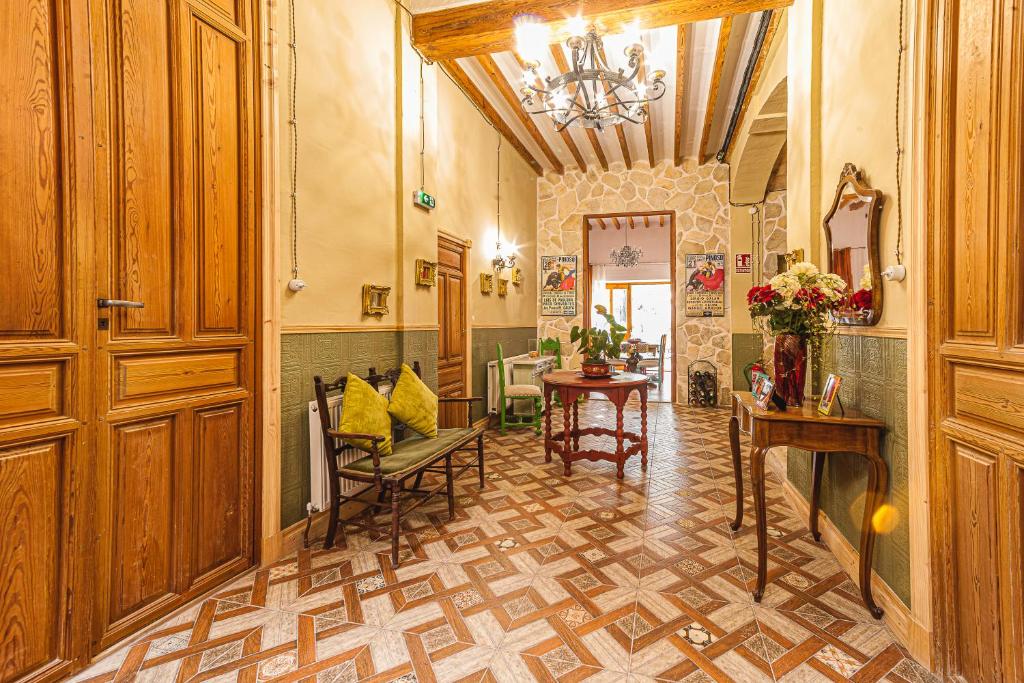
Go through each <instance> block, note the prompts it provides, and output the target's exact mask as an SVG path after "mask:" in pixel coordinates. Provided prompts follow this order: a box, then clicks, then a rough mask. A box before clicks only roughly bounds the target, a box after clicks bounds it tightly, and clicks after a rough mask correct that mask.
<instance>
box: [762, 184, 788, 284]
mask: <svg viewBox="0 0 1024 683" xmlns="http://www.w3.org/2000/svg"><path fill="white" fill-rule="evenodd" d="M763 211H764V225H763V227H762V240H763V244H764V249H763V251H762V253H763V254H764V269H763V271H764V279H765V280H769V279H771V278H773V277H774V276H776V275H778V274H779V266H778V262H779V260H778V257H779V256H782V255H783V254H785V253H786V252H788V251H789V249H788V248H787V247H786V191H785V190H782V191H780V192H769V193H768V194H767V196H765V198H764V209H763Z"/></svg>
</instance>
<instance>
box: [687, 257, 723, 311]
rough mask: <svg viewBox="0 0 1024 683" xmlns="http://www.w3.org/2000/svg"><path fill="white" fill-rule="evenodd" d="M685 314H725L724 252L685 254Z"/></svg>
mask: <svg viewBox="0 0 1024 683" xmlns="http://www.w3.org/2000/svg"><path fill="white" fill-rule="evenodd" d="M685 291H686V315H687V316H688V317H691V318H719V317H722V316H724V315H725V254H687V255H686V290H685Z"/></svg>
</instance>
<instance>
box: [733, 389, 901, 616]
mask: <svg viewBox="0 0 1024 683" xmlns="http://www.w3.org/2000/svg"><path fill="white" fill-rule="evenodd" d="M836 410H838V407H837V408H836ZM884 430H885V424H884V423H882V422H881V421H880V420H875V419H873V418H870V417H865V416H864V415H863V414H861V413H859V412H857V411H853V410H847V411H846V414H845V415H831V416H825V415H821V414H820V413H818V411H817V405H816V404H815V405H813V406H812V405H810V401H809V400H808V401H807V403H806V404H805V405H804V406H803V407H802V408H789V409H788V410H786V411H785V412H783V411H780V410H778V409H777V408H774V407H773V408H772V409H771V410H762V409H761V408H758V407H757V404H756V403H755V402H754V397H753V396H752V395H751V394H750V392H748V391H734V392H733V393H732V419H731V420H730V421H729V442H730V444H731V446H732V467H733V476H734V478H735V480H736V519H735V520H734V521H733V522H732V523H731V526H732V529H733V531H737V530H739V528H740V526H741V525H742V524H743V470H742V463H741V457H740V432H741V431H743V432H745V433H748V434H750V439H751V444H750V478H751V481H752V484H753V489H754V511H755V513H756V516H757V588H756V589H755V590H754V600H755V601H756V602H760V601H761V597H762V596H763V595H764V589H765V584H766V583H767V579H768V520H767V510H766V508H765V467H764V461H765V457H766V456H767V455H768V449H770V448H772V447H774V446H792V447H794V448H801V449H804V450H807V451H811V453H812V456H811V457H812V459H813V462H812V474H811V479H812V481H811V514H810V520H809V527H810V530H811V534H812V535H813V536H814V540H815V541H820V540H821V534H820V533H819V532H818V502H819V493H820V490H821V475H822V470H823V469H824V465H825V454H826V453H836V452H844V453H857V454H859V455H863V456H864V457H865V458H866V459H867V462H868V484H867V493H866V494H865V496H864V523H863V525H862V527H861V532H860V594H861V596H862V597H863V598H864V604H865V605H867V608H868V610H869V611H870V612H871V615H872V616H873V617H875V619H881V618H882V609H881V608H880V607H878V606H877V605H875V601H874V599H873V598H872V597H871V557H872V553H873V551H874V547H875V528H874V524H872V521H873V517H874V515H875V512H876V511H877V509H878V506H879V505H881V503H882V500H883V498H884V496H885V490H886V487H887V485H888V481H889V468H888V466H886V464H885V461H884V460H882V456H881V453H880V448H881V442H882V433H883V431H884Z"/></svg>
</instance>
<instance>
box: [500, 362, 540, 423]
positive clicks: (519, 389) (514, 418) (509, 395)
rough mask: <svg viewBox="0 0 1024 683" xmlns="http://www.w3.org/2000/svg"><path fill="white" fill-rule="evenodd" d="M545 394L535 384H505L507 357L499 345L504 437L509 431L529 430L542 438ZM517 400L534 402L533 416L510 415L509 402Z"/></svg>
mask: <svg viewBox="0 0 1024 683" xmlns="http://www.w3.org/2000/svg"><path fill="white" fill-rule="evenodd" d="M543 395H544V392H542V391H541V390H540V387H538V386H537V385H535V384H509V385H507V386H506V384H505V356H504V355H503V354H502V351H501V344H498V425H499V431H500V432H501V434H502V436H504V435H505V432H506V430H507V429H528V428H530V427H533V431H534V432H535V433H536V434H537V436H540V430H541V420H542V418H543V416H544V401H543ZM515 399H524V400H528V401H532V402H533V415H532V416H529V417H530V419H529V420H526V419H525V418H526V417H528V416H525V415H523V416H518V415H515V414H514V413H511V414H510V413H509V409H508V402H509V401H512V400H515Z"/></svg>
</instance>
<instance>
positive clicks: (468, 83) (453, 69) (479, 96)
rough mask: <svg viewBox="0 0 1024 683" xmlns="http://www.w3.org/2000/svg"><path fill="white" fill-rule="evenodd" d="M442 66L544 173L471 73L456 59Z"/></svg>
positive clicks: (496, 125) (481, 111)
mask: <svg viewBox="0 0 1024 683" xmlns="http://www.w3.org/2000/svg"><path fill="white" fill-rule="evenodd" d="M438 64H440V65H441V68H442V69H444V70H445V71H446V72H447V73H448V75H449V76H451V78H452V80H453V81H455V84H456V85H458V86H459V88H460V89H461V90H462V92H464V93H465V94H466V97H468V98H469V101H470V102H472V103H473V104H474V105H476V108H477V109H478V110H480V113H481V114H483V116H484V118H485V119H487V121H488V123H490V124H491V125H492V126H494V128H495V129H497V131H498V132H499V133H500V134H501V135H502V136H504V138H505V139H506V140H508V141H509V143H510V144H511V145H512V146H513V147H514V148H515V150H516V151H517V152H519V155H520V156H521V157H523V159H525V160H526V163H528V164H530V167H531V168H533V170H534V171H535V172H536V173H537V175H544V167H543V166H541V165H540V163H539V162H538V161H537V160H536V159H534V158H533V155H532V154H530V150H528V149H526V145H524V144H523V142H522V141H521V140H520V139H519V136H517V135H516V134H515V132H514V131H513V130H512V129H511V128H509V126H508V124H507V123H505V120H504V119H502V118H501V114H499V113H498V111H497V110H496V109H495V108H494V106H493V105H491V103H490V102H488V101H487V98H486V97H485V96H484V94H483V93H482V92H480V88H478V87H476V84H475V83H473V81H472V80H471V79H470V77H469V75H468V74H467V73H466V72H465V71H464V70H463V69H462V67H461V66H459V65H458V63H456V61H455V60H454V59H446V60H442V61H440V62H438Z"/></svg>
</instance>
